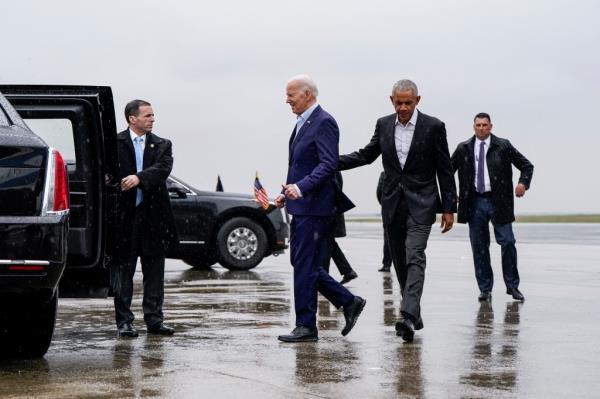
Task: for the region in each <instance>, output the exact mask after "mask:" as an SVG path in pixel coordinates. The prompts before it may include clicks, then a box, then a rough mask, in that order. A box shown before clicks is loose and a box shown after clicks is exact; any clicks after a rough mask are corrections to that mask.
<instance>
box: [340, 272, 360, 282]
mask: <svg viewBox="0 0 600 399" xmlns="http://www.w3.org/2000/svg"><path fill="white" fill-rule="evenodd" d="M357 277H358V274H356V272H355V271H354V270H352V271H351V272H350V273H346V274H344V277H343V278H342V279H341V280H340V284H346V283H347V282H349V281H352V280H354V279H355V278H357Z"/></svg>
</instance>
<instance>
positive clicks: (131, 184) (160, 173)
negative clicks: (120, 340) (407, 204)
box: [113, 100, 176, 337]
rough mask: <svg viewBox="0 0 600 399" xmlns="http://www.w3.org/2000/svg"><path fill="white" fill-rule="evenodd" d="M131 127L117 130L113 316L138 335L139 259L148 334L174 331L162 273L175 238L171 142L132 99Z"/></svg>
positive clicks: (124, 331) (147, 107)
mask: <svg viewBox="0 0 600 399" xmlns="http://www.w3.org/2000/svg"><path fill="white" fill-rule="evenodd" d="M125 119H126V120H127V123H128V125H129V128H128V129H127V130H125V131H122V132H120V133H119V134H118V140H117V143H118V151H119V165H120V176H119V177H120V179H121V190H122V194H121V202H120V212H121V229H122V230H121V237H120V239H119V247H118V252H117V253H118V259H117V260H116V262H117V264H118V268H116V271H115V273H116V275H114V276H113V282H115V281H118V284H113V289H114V291H115V292H114V294H115V298H114V303H115V314H116V321H117V328H118V331H119V335H120V336H124V337H137V336H138V332H137V330H136V329H135V328H134V326H133V320H134V316H133V313H132V312H131V309H130V308H131V301H132V297H133V275H134V273H135V268H136V263H137V258H138V257H139V258H140V260H141V263H142V273H143V274H144V280H143V281H144V282H143V284H144V299H143V303H142V307H143V310H144V321H145V322H146V326H147V327H148V332H149V333H152V334H160V335H172V334H173V332H174V330H173V329H172V328H171V327H168V326H166V325H165V324H163V311H162V307H163V298H164V271H165V253H166V250H167V247H168V246H169V245H171V244H174V243H175V242H176V233H175V224H174V219H173V214H172V211H171V202H170V200H169V193H168V192H167V187H166V183H165V182H166V180H167V177H168V176H169V174H170V173H171V169H172V168H173V156H172V151H171V142H170V141H169V140H167V139H163V138H161V137H158V136H157V135H155V134H154V133H152V127H153V125H154V111H153V110H152V106H151V104H150V103H148V102H146V101H143V100H133V101H131V102H129V103H128V104H127V105H126V107H125Z"/></svg>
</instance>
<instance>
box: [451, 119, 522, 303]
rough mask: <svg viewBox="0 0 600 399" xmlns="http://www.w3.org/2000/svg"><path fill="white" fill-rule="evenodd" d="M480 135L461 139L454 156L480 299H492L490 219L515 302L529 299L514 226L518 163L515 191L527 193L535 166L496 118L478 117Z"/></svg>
mask: <svg viewBox="0 0 600 399" xmlns="http://www.w3.org/2000/svg"><path fill="white" fill-rule="evenodd" d="M473 129H474V130H475V135H474V136H473V137H471V138H470V139H469V140H467V141H464V142H462V143H460V144H459V145H458V146H457V147H456V151H454V154H452V166H453V168H454V171H458V181H459V199H458V223H468V224H469V238H470V239H471V249H472V251H473V262H474V264H475V278H476V279H477V284H478V285H479V291H480V294H479V300H480V301H486V300H489V299H491V298H492V287H493V285H494V274H493V272H492V265H491V261H490V230H489V222H490V221H491V222H492V225H493V226H494V235H495V237H496V242H497V243H498V244H499V245H500V247H501V248H502V250H501V253H502V275H503V277H504V283H505V284H506V293H507V294H509V295H512V297H513V298H514V299H516V300H519V301H523V300H524V299H525V297H524V296H523V294H522V293H521V291H519V281H520V280H519V271H518V269H517V249H516V247H515V237H514V234H513V230H512V222H514V220H515V214H514V199H513V180H512V167H513V165H514V166H515V167H516V168H517V169H519V170H520V171H521V176H520V177H519V183H518V184H517V187H516V188H515V189H514V193H515V195H516V196H517V197H522V196H523V195H525V191H526V190H528V189H529V185H530V184H531V178H532V176H533V165H532V164H531V162H529V161H528V160H527V158H525V157H524V156H523V155H522V154H521V153H520V152H519V151H518V150H517V149H516V148H515V147H513V145H512V144H511V143H510V141H508V140H506V139H503V138H500V137H498V136H495V135H493V134H492V121H491V119H490V116H489V115H488V114H486V113H484V112H482V113H479V114H477V115H475V118H474V122H473Z"/></svg>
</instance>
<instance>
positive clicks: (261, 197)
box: [254, 172, 269, 209]
mask: <svg viewBox="0 0 600 399" xmlns="http://www.w3.org/2000/svg"><path fill="white" fill-rule="evenodd" d="M254 197H255V198H256V202H258V203H259V204H260V206H262V207H263V208H264V209H267V208H268V207H269V196H268V195H267V190H265V188H264V187H263V186H262V184H260V180H258V172H256V178H255V179H254Z"/></svg>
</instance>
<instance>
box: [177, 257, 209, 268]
mask: <svg viewBox="0 0 600 399" xmlns="http://www.w3.org/2000/svg"><path fill="white" fill-rule="evenodd" d="M183 262H184V263H186V264H188V265H190V266H191V267H192V269H194V270H208V269H210V267H211V266H212V265H214V264H215V261H212V260H211V261H209V260H208V259H204V258H185V259H183Z"/></svg>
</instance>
